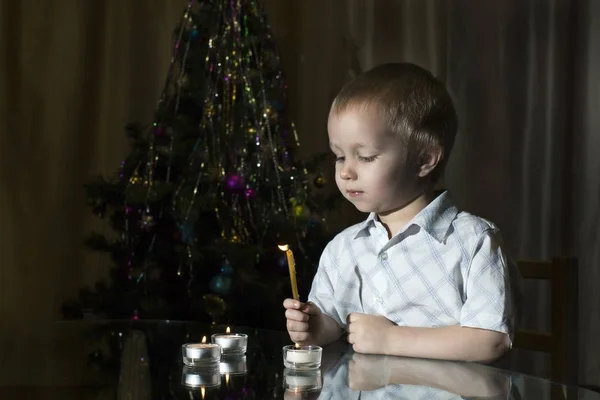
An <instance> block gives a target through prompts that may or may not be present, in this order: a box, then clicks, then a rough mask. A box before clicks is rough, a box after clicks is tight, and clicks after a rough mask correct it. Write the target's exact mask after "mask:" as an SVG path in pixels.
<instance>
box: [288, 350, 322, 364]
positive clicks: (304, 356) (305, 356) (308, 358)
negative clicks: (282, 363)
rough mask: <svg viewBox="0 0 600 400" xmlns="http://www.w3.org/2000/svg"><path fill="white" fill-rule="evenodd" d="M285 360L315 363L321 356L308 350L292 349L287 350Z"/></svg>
mask: <svg viewBox="0 0 600 400" xmlns="http://www.w3.org/2000/svg"><path fill="white" fill-rule="evenodd" d="M287 360H288V361H289V362H293V363H317V362H319V361H321V357H320V354H318V353H316V352H314V351H310V350H292V351H288V352H287Z"/></svg>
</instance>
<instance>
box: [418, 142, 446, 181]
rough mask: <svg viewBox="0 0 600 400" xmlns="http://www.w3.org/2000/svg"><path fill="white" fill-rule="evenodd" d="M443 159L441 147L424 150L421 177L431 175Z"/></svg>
mask: <svg viewBox="0 0 600 400" xmlns="http://www.w3.org/2000/svg"><path fill="white" fill-rule="evenodd" d="M441 160H442V151H441V149H440V148H438V147H435V148H432V149H427V150H426V151H424V152H423V154H422V155H421V159H420V162H419V171H418V173H419V177H420V178H424V177H426V176H428V175H430V174H431V173H432V172H433V170H434V169H435V167H437V165H438V164H439V163H440V161H441Z"/></svg>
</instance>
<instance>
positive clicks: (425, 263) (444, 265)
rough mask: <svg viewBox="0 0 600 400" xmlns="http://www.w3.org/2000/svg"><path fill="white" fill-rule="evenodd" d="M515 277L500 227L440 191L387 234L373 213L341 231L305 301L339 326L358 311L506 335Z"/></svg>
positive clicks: (510, 327)
mask: <svg viewBox="0 0 600 400" xmlns="http://www.w3.org/2000/svg"><path fill="white" fill-rule="evenodd" d="M509 269H510V271H509ZM515 274H517V275H515ZM516 276H518V273H517V272H516V268H515V265H514V263H513V262H512V261H511V260H510V258H509V257H508V256H507V254H506V252H505V248H504V243H503V241H502V237H501V235H500V232H499V230H498V228H497V227H496V226H495V225H494V224H492V223H491V222H488V221H486V220H484V219H483V218H479V217H476V216H474V215H472V214H469V213H466V212H461V211H459V210H458V209H457V208H456V206H455V205H454V204H453V202H452V200H451V198H450V195H449V194H448V192H443V193H442V194H440V195H439V196H438V197H437V198H436V199H435V200H434V201H432V202H431V203H430V204H429V205H428V206H427V207H425V208H424V209H423V210H422V211H421V212H419V213H418V214H417V215H416V216H415V217H414V218H413V219H412V221H411V222H410V223H408V224H407V225H406V227H405V228H404V229H403V230H402V231H401V232H399V233H398V234H397V235H395V236H394V237H393V238H391V239H388V234H387V231H386V229H385V228H384V227H383V225H382V224H381V223H380V222H379V220H378V218H377V216H376V215H375V214H374V213H371V214H370V215H369V217H368V218H367V220H366V221H364V222H362V223H359V224H356V225H354V226H351V227H349V228H347V229H345V230H344V231H342V232H341V233H339V234H338V235H337V236H336V237H335V238H334V239H333V240H332V241H331V242H329V244H328V245H327V247H326V248H325V250H324V252H323V254H322V256H321V260H320V263H319V269H318V271H317V273H316V275H315V278H314V280H313V284H312V288H311V292H310V295H309V301H312V302H313V303H315V304H316V305H317V306H318V307H319V308H320V309H321V310H322V311H323V312H324V313H325V314H327V315H329V316H330V317H331V318H333V319H334V320H335V321H336V322H337V323H338V324H339V325H340V326H341V327H344V328H346V327H347V322H346V318H347V316H348V314H350V313H351V312H359V313H366V314H373V315H382V316H384V317H386V318H387V319H389V320H390V321H392V322H393V323H395V324H396V325H399V326H412V327H431V328H433V327H442V326H451V325H461V326H465V327H474V328H482V329H488V330H493V331H498V332H503V333H507V334H509V336H510V337H511V339H512V337H513V333H514V319H515V314H516V312H515V306H514V301H513V300H514V299H513V294H512V293H511V286H514V285H511V283H510V282H511V281H512V278H513V277H516ZM515 283H516V282H515ZM513 290H515V293H516V292H517V290H518V288H514V289H513Z"/></svg>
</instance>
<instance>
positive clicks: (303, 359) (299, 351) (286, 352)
mask: <svg viewBox="0 0 600 400" xmlns="http://www.w3.org/2000/svg"><path fill="white" fill-rule="evenodd" d="M322 352H323V349H322V348H321V347H319V346H298V345H288V346H284V347H283V365H285V367H286V368H290V369H305V370H306V369H317V368H319V367H321V354H322Z"/></svg>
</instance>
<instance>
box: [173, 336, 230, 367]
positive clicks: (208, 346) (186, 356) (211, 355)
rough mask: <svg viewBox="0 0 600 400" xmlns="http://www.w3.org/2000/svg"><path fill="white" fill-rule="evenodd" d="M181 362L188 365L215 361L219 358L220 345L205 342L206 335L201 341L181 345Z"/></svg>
mask: <svg viewBox="0 0 600 400" xmlns="http://www.w3.org/2000/svg"><path fill="white" fill-rule="evenodd" d="M181 353H182V356H183V363H184V364H185V365H188V366H191V367H193V366H196V365H206V364H211V363H217V362H219V360H220V359H221V346H219V345H218V344H214V343H206V336H204V337H203V338H202V343H186V344H184V345H182V346H181Z"/></svg>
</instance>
